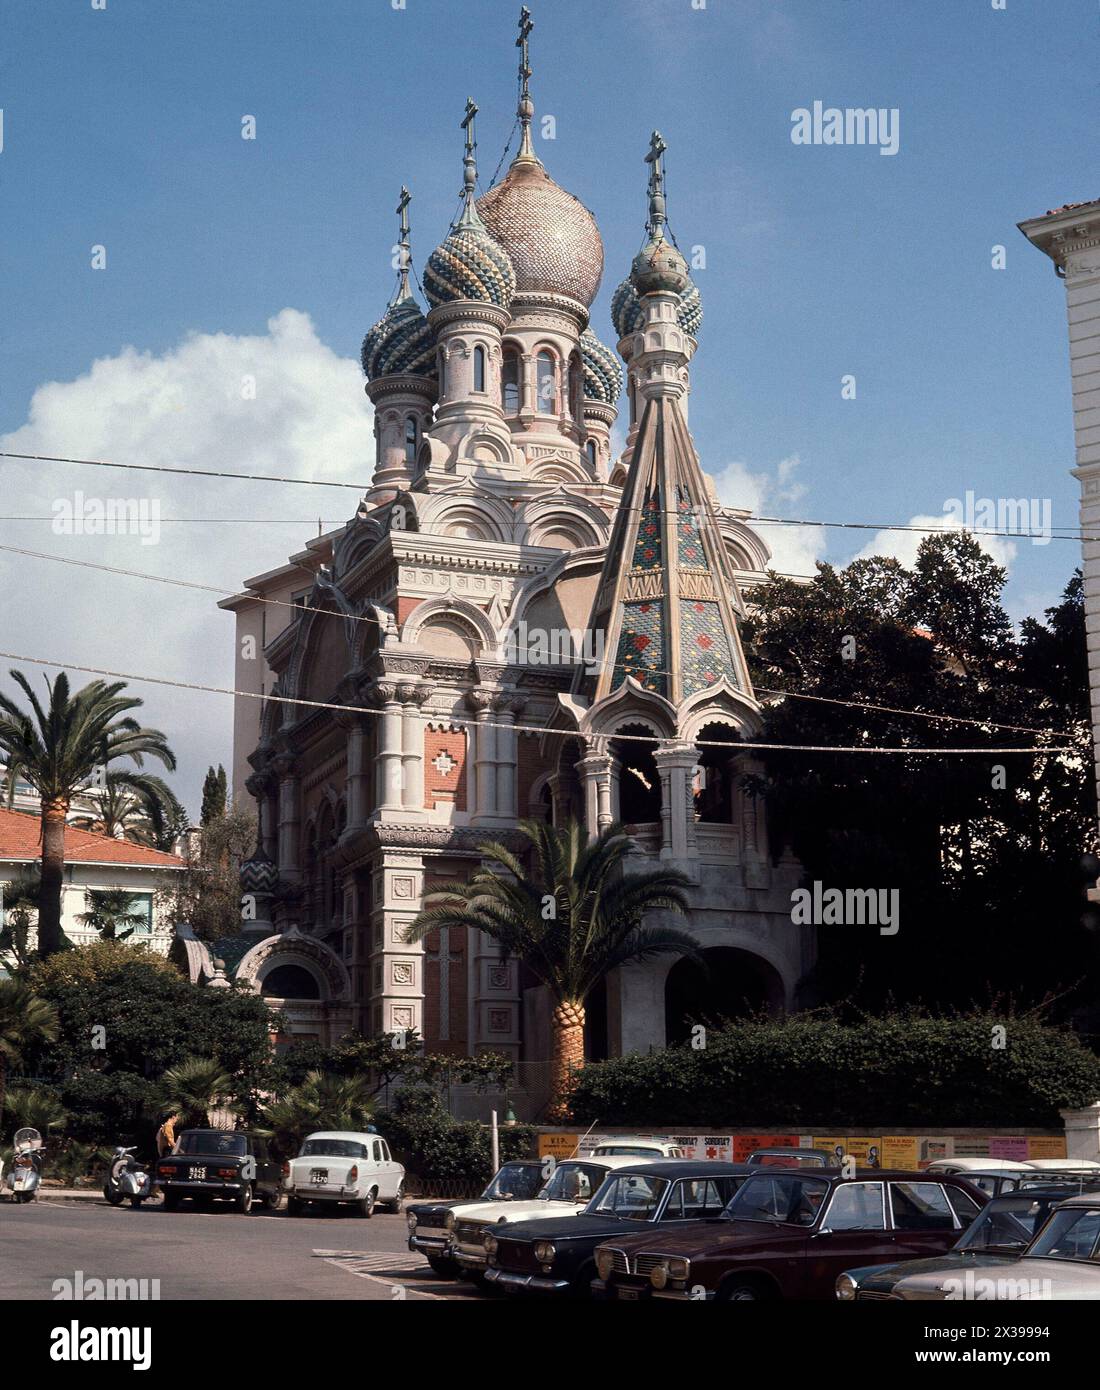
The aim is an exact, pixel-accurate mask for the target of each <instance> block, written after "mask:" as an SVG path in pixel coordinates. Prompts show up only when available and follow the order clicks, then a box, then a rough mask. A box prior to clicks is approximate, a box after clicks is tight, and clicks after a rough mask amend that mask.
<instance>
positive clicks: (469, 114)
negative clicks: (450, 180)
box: [461, 97, 477, 220]
mask: <svg viewBox="0 0 1100 1390" xmlns="http://www.w3.org/2000/svg"><path fill="white" fill-rule="evenodd" d="M476 115H477V105H476V103H475V102H474V99H473V97H467V98H466V114H465V115H464V116H463V117H462V121H461V125H462V129H463V130H464V131H465V132H466V153H465V155H464V156H463V159H462V197H463V199H464V200H465V204H466V205H465V207H464V208H463V211H462V216H463V220H465V218H466V217H467V216H468V215H469V213H470V210H471V209H472V208H473V205H474V190H475V189H476V188H477V139H476V137H475V136H474V117H475V116H476ZM474 215H475V217H476V216H477V214H476V213H475V214H474Z"/></svg>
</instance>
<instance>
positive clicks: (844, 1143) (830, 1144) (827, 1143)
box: [813, 1134, 848, 1163]
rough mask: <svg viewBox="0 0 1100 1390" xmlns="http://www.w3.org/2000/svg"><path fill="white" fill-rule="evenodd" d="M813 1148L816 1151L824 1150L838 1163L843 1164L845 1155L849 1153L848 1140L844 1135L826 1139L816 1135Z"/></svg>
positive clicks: (831, 1136) (830, 1136)
mask: <svg viewBox="0 0 1100 1390" xmlns="http://www.w3.org/2000/svg"><path fill="white" fill-rule="evenodd" d="M813 1146H814V1148H815V1149H824V1150H825V1152H826V1153H827V1154H829V1155H830V1157H831V1158H833V1159H835V1160H836V1162H837V1163H843V1162H844V1155H845V1154H846V1153H847V1152H848V1140H847V1138H846V1136H845V1135H843V1134H839V1135H829V1136H827V1137H826V1138H822V1137H821V1135H820V1134H815V1135H814V1145H813Z"/></svg>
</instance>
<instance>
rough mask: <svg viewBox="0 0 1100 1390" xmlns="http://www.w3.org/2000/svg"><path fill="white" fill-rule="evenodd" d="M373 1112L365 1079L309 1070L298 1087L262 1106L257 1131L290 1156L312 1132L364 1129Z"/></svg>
mask: <svg viewBox="0 0 1100 1390" xmlns="http://www.w3.org/2000/svg"><path fill="white" fill-rule="evenodd" d="M372 1110H373V1099H372V1094H371V1088H370V1083H369V1081H368V1078H367V1077H365V1076H331V1075H328V1074H326V1073H325V1072H321V1071H311V1072H310V1073H309V1074H308V1075H307V1076H306V1078H305V1080H304V1081H303V1082H302V1084H301V1085H300V1086H295V1087H293V1088H292V1089H291V1090H290V1091H288V1092H287V1093H286V1095H284V1096H283V1097H282V1098H281V1099H280V1100H273V1101H269V1102H268V1103H267V1104H266V1105H264V1106H262V1107H261V1110H260V1123H259V1125H258V1126H257V1130H258V1132H259V1133H260V1134H264V1135H267V1136H268V1137H269V1138H270V1139H271V1140H272V1142H273V1143H274V1145H275V1147H276V1148H277V1149H278V1151H279V1153H281V1154H284V1155H286V1156H288V1157H290V1156H293V1155H294V1154H296V1153H297V1152H298V1149H299V1147H300V1145H301V1142H302V1140H303V1139H304V1138H305V1137H306V1135H307V1134H311V1133H313V1132H314V1131H315V1130H321V1129H329V1130H339V1129H346V1130H359V1131H362V1130H364V1129H365V1128H366V1126H367V1125H368V1124H369V1122H370V1118H371V1113H372Z"/></svg>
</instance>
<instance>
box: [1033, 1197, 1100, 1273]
mask: <svg viewBox="0 0 1100 1390" xmlns="http://www.w3.org/2000/svg"><path fill="white" fill-rule="evenodd" d="M1098 1245H1100V1207H1063V1209H1062V1210H1061V1211H1056V1212H1055V1213H1054V1215H1053V1216H1052V1217H1051V1218H1050V1220H1049V1221H1048V1222H1047V1224H1046V1225H1045V1226H1044V1227H1043V1229H1042V1230H1041V1231H1040V1232H1039V1234H1038V1235H1037V1236H1036V1237H1035V1239H1034V1240H1033V1241H1032V1242H1031V1244H1030V1245H1029V1246H1028V1248H1027V1254H1028V1256H1029V1257H1033V1258H1039V1259H1045V1260H1087V1261H1089V1262H1090V1263H1093V1262H1096V1261H1097V1260H1098V1251H1097V1246H1098Z"/></svg>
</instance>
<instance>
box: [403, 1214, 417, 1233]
mask: <svg viewBox="0 0 1100 1390" xmlns="http://www.w3.org/2000/svg"><path fill="white" fill-rule="evenodd" d="M405 1220H406V1221H407V1222H408V1223H409V1230H410V1231H415V1230H416V1213H415V1212H414V1211H407V1212H406V1213H405Z"/></svg>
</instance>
